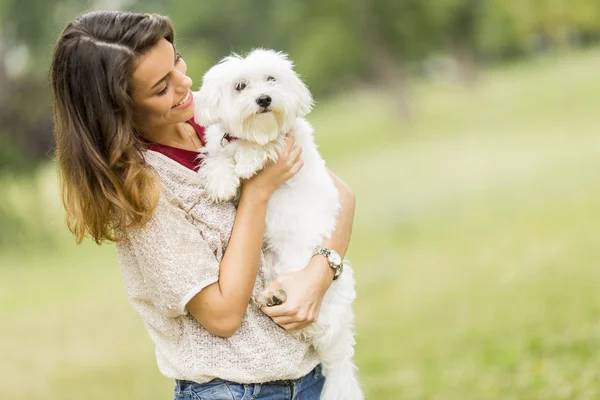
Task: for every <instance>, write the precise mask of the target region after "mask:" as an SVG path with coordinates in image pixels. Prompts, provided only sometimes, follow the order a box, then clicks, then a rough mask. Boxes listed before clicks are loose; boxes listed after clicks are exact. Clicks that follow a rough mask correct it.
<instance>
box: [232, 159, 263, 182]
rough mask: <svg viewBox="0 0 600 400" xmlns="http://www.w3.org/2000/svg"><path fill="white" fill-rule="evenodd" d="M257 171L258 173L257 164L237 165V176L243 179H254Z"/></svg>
mask: <svg viewBox="0 0 600 400" xmlns="http://www.w3.org/2000/svg"><path fill="white" fill-rule="evenodd" d="M257 171H258V168H256V164H255V163H251V162H245V163H244V162H242V163H237V164H236V165H235V174H236V175H237V176H239V177H240V178H242V179H248V178H251V177H253V176H254V174H256V172H257Z"/></svg>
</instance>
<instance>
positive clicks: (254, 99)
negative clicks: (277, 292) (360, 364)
mask: <svg viewBox="0 0 600 400" xmlns="http://www.w3.org/2000/svg"><path fill="white" fill-rule="evenodd" d="M292 67H293V65H292V63H291V62H290V61H289V60H288V58H287V56H286V55H285V54H283V53H276V52H274V51H271V50H262V49H258V50H254V51H253V52H251V53H250V54H249V55H248V56H247V57H246V58H242V57H240V56H238V55H233V56H230V57H226V58H224V59H223V60H222V61H221V62H220V63H219V64H217V65H216V66H214V67H212V68H211V69H210V70H209V71H208V72H207V73H206V74H205V75H204V79H203V83H202V87H201V88H200V90H199V91H198V92H197V93H195V94H194V97H195V102H196V106H195V109H196V114H195V119H196V122H198V123H199V124H201V125H204V126H208V128H207V130H206V142H207V144H206V152H207V153H206V154H205V155H204V156H203V158H204V162H203V164H202V167H201V168H200V169H199V174H201V176H202V178H203V181H204V183H205V188H206V189H207V191H208V192H209V193H210V194H211V196H212V198H213V200H215V201H226V200H232V199H234V198H235V197H236V196H237V194H238V190H239V186H240V179H242V178H249V177H251V176H252V175H254V174H255V173H256V172H257V171H259V170H260V169H262V168H263V166H264V165H265V163H266V162H267V161H268V160H275V159H276V158H277V152H278V151H279V150H281V149H282V148H283V144H284V141H285V134H286V133H287V132H289V131H290V130H293V131H294V134H295V137H296V144H297V145H299V146H301V147H302V160H303V161H304V166H303V168H302V169H301V170H300V171H299V172H298V173H297V174H296V175H295V176H294V177H293V178H291V179H290V180H289V181H288V182H286V183H285V184H284V185H282V186H281V187H280V188H279V189H278V190H277V191H276V192H275V193H274V194H273V195H272V197H271V199H270V201H269V204H268V208H267V216H266V226H265V238H264V241H265V246H266V249H267V258H268V259H270V261H271V262H269V263H268V265H270V266H271V267H272V268H273V269H272V270H271V271H265V277H266V278H267V280H268V281H269V280H272V279H274V277H275V276H276V275H278V274H281V273H284V272H292V271H298V270H300V269H302V268H304V267H305V266H306V265H307V264H308V262H309V260H310V258H311V256H312V252H313V250H314V249H315V247H317V246H318V245H319V244H321V243H322V242H323V240H324V239H326V238H329V237H330V235H331V233H332V232H333V230H334V228H335V220H336V216H337V214H338V211H339V207H340V206H339V199H338V193H337V190H336V188H335V185H334V183H333V180H332V179H331V177H330V175H329V173H328V170H327V168H326V167H325V161H323V158H322V157H321V155H320V154H319V152H318V151H317V146H316V145H315V143H314V139H313V129H312V127H311V126H310V124H309V123H308V122H307V121H306V120H305V119H304V118H303V117H304V116H305V115H307V114H308V113H309V112H310V110H311V108H312V104H313V101H312V97H311V95H310V92H309V91H308V89H307V87H306V86H305V85H304V83H302V81H301V80H300V79H299V77H298V75H297V74H296V73H295V72H294V71H293V69H292ZM352 275H353V273H352V268H350V266H349V265H348V264H346V265H345V266H344V270H343V273H342V274H341V276H340V278H339V279H337V280H336V281H335V282H333V284H332V285H331V287H330V289H329V290H328V292H327V294H326V295H325V298H324V300H323V305H322V307H321V311H320V315H319V318H318V321H317V322H315V323H314V324H312V325H311V326H309V327H308V328H306V329H304V330H303V331H302V332H301V334H302V335H306V337H308V338H310V340H311V341H312V343H313V345H314V347H315V349H316V350H317V352H318V354H319V356H320V359H321V361H322V363H323V375H324V376H325V377H326V379H325V387H324V389H323V393H322V395H321V399H326V400H334V399H335V400H337V399H340V400H355V399H363V398H364V397H363V394H362V391H361V388H360V385H359V382H358V379H357V376H356V367H355V366H354V364H353V362H352V356H353V354H354V347H353V346H354V344H355V341H354V333H353V325H354V315H353V313H352V302H353V300H354V298H355V297H356V293H355V290H354V279H353V277H352ZM268 297H270V298H272V294H271V293H265V292H263V293H262V294H261V296H259V298H258V299H257V302H258V303H259V304H261V303H263V302H264V301H265V299H266V298H268ZM275 300H277V299H275ZM263 304H264V303H263Z"/></svg>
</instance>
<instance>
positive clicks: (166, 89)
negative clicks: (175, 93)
mask: <svg viewBox="0 0 600 400" xmlns="http://www.w3.org/2000/svg"><path fill="white" fill-rule="evenodd" d="M168 91H169V84H168V83H167V85H166V86H165V88H164V89H163V90H161V91H160V92H157V93H156V94H157V95H159V96H164V95H165V94H167V92H168Z"/></svg>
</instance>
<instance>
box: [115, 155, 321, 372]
mask: <svg viewBox="0 0 600 400" xmlns="http://www.w3.org/2000/svg"><path fill="white" fill-rule="evenodd" d="M145 158H146V161H147V162H148V163H149V164H150V165H151V166H152V167H153V168H154V169H155V170H156V171H157V172H158V175H159V176H160V180H161V184H162V192H161V196H160V200H159V203H158V206H157V208H156V211H155V213H154V215H153V217H152V219H151V220H150V221H149V222H148V223H147V224H146V225H145V226H144V227H143V228H139V229H135V230H132V231H130V232H129V233H128V234H127V235H126V237H125V238H124V239H123V240H122V241H120V242H118V243H117V254H118V257H119V263H120V269H121V274H122V277H123V282H124V285H125V290H126V291H127V295H128V298H129V301H130V303H131V305H132V306H133V308H134V309H135V310H136V311H137V312H138V313H139V314H140V316H141V318H142V321H143V323H144V325H145V327H146V329H147V330H148V332H149V334H150V337H151V338H152V341H153V342H154V344H155V349H156V361H157V363H158V367H159V369H160V372H161V373H162V374H163V375H165V376H167V377H169V378H173V379H186V380H191V381H195V382H198V383H204V382H207V381H210V380H211V379H213V378H221V379H225V380H229V381H233V382H238V383H263V382H268V381H273V380H281V379H297V378H300V377H301V376H304V375H306V374H307V373H308V372H310V371H311V370H312V369H313V368H314V367H315V366H316V365H317V364H318V363H319V359H318V357H317V354H316V352H315V351H314V349H313V347H312V346H311V345H310V344H309V343H308V342H306V341H303V340H301V339H300V338H298V337H296V336H295V335H294V334H292V333H289V332H287V331H286V330H284V329H283V328H281V327H279V326H278V325H276V324H275V323H274V322H273V321H272V320H271V319H270V318H269V317H268V316H266V315H265V314H263V313H262V312H261V311H260V310H259V309H257V308H256V307H254V306H253V305H252V304H250V303H249V304H248V308H247V309H246V314H245V315H244V318H243V320H242V324H241V325H240V327H239V329H238V330H237V332H236V333H235V334H234V335H233V336H232V337H230V338H221V337H218V336H215V335H213V334H211V333H210V332H208V331H207V330H206V329H204V328H203V327H202V325H200V324H199V323H198V322H197V321H196V320H195V319H194V317H192V316H191V314H188V312H187V310H186V308H185V306H186V304H187V302H188V301H189V300H190V299H191V298H192V297H193V296H194V295H195V294H197V293H198V292H199V291H200V290H202V289H203V288H204V287H206V286H208V285H210V284H212V283H214V282H216V281H217V280H218V279H219V263H220V261H221V258H222V257H223V254H224V253H225V249H226V247H227V243H228V241H229V236H230V234H231V229H232V227H233V222H234V218H235V211H236V210H235V207H234V205H233V204H231V203H222V204H213V203H212V202H211V201H210V200H209V199H208V197H207V195H206V192H205V190H204V189H202V187H201V185H200V184H199V182H198V177H197V174H196V173H195V172H193V171H191V170H189V169H187V168H186V167H184V166H182V165H180V164H179V163H177V162H176V161H173V160H172V159H170V158H168V157H166V156H164V155H162V154H160V153H157V152H154V151H150V150H149V151H146V152H145ZM263 268H264V257H261V267H260V269H259V273H258V276H257V279H256V283H255V285H254V294H256V293H258V292H259V291H261V290H262V289H263V288H264V275H263V271H262V269H263Z"/></svg>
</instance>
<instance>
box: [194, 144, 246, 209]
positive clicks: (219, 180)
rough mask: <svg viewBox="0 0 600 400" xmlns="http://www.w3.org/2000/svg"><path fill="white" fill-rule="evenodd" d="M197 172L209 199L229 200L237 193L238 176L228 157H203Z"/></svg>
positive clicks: (217, 200)
mask: <svg viewBox="0 0 600 400" xmlns="http://www.w3.org/2000/svg"><path fill="white" fill-rule="evenodd" d="M198 174H199V175H200V176H201V178H202V179H203V181H204V188H205V189H206V191H207V192H208V194H209V196H210V198H211V200H213V201H216V202H221V201H229V200H232V199H233V198H235V196H236V195H237V191H238V187H239V186H240V178H238V176H237V175H236V173H235V165H234V163H233V160H232V159H231V158H230V157H227V156H219V155H217V156H213V157H208V158H205V159H204V161H203V163H202V166H201V167H200V169H199V170H198Z"/></svg>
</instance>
